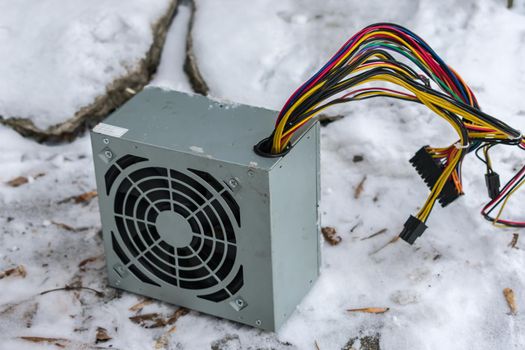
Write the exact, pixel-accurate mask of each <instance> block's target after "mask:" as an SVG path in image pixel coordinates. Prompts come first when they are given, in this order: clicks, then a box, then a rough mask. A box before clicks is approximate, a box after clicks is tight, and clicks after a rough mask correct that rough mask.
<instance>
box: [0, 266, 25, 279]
mask: <svg viewBox="0 0 525 350" xmlns="http://www.w3.org/2000/svg"><path fill="white" fill-rule="evenodd" d="M26 275H27V272H26V269H25V267H24V266H22V265H19V266H17V267H13V268H11V269H7V270H4V271H0V279H2V278H4V277H9V276H12V277H15V276H20V277H22V278H24V277H26Z"/></svg>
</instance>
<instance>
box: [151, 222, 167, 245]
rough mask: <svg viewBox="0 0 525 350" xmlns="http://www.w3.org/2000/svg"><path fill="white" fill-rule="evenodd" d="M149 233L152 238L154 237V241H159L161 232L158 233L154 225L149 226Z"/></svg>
mask: <svg viewBox="0 0 525 350" xmlns="http://www.w3.org/2000/svg"><path fill="white" fill-rule="evenodd" d="M148 231H149V234H150V235H151V237H153V240H154V241H158V240H159V239H160V235H159V232H158V231H157V228H156V227H155V226H154V225H148ZM166 250H167V249H166Z"/></svg>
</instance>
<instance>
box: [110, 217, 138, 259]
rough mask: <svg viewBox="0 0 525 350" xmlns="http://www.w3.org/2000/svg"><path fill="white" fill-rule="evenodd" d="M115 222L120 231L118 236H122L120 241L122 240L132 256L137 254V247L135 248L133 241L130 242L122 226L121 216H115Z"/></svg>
mask: <svg viewBox="0 0 525 350" xmlns="http://www.w3.org/2000/svg"><path fill="white" fill-rule="evenodd" d="M115 222H116V224H117V229H118V231H119V232H120V238H122V241H124V244H125V245H126V247H127V248H128V250H129V251H130V253H131V254H132V255H133V256H137V255H139V252H138V251H137V249H136V248H135V246H134V245H133V243H131V240H130V237H129V235H128V234H126V232H127V231H126V228H125V226H124V220H122V218H120V217H118V216H117V217H115Z"/></svg>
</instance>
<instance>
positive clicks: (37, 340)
mask: <svg viewBox="0 0 525 350" xmlns="http://www.w3.org/2000/svg"><path fill="white" fill-rule="evenodd" d="M20 339H23V340H26V341H30V342H32V343H49V344H52V345H55V346H57V347H59V348H65V347H66V346H67V345H69V343H70V341H69V340H67V339H63V338H45V337H20Z"/></svg>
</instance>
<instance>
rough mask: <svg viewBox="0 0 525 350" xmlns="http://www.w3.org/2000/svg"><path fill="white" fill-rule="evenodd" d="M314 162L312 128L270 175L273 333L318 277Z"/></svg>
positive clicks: (316, 148) (315, 130) (316, 128)
mask: <svg viewBox="0 0 525 350" xmlns="http://www.w3.org/2000/svg"><path fill="white" fill-rule="evenodd" d="M318 160H319V126H318V123H316V124H314V125H313V126H312V127H311V128H310V129H309V130H308V131H307V132H306V133H305V134H304V135H303V136H302V138H301V139H300V140H299V141H298V142H297V143H296V144H295V145H294V147H293V148H292V150H291V151H290V153H288V154H287V155H286V156H285V157H283V158H282V160H281V161H280V162H279V163H278V164H277V166H275V167H274V168H273V169H272V170H271V172H270V192H271V193H270V196H271V204H270V206H271V215H272V270H273V290H274V305H275V311H274V313H275V323H276V328H279V327H280V326H281V325H282V324H283V323H284V322H285V321H286V319H287V318H288V317H289V316H290V315H291V314H292V313H293V312H294V310H295V308H296V306H297V305H298V304H299V303H300V302H301V300H302V298H303V297H304V296H305V295H306V294H307V293H308V291H309V290H310V288H311V287H312V285H313V284H314V283H315V281H316V280H317V278H318V276H319V261H320V259H319V220H318V199H319V194H318V181H319V161H318Z"/></svg>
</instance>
